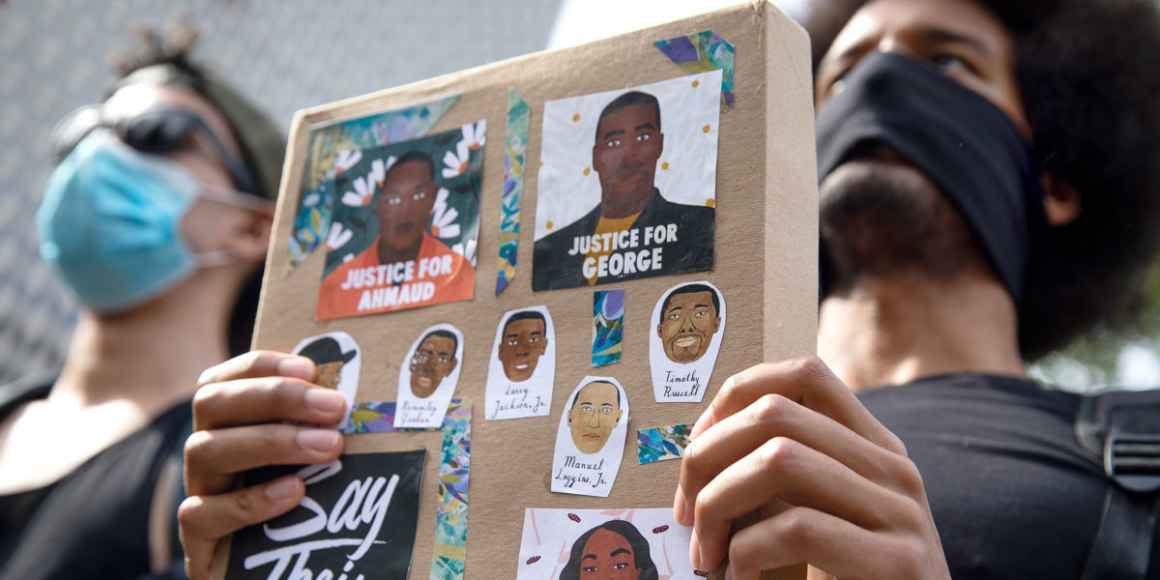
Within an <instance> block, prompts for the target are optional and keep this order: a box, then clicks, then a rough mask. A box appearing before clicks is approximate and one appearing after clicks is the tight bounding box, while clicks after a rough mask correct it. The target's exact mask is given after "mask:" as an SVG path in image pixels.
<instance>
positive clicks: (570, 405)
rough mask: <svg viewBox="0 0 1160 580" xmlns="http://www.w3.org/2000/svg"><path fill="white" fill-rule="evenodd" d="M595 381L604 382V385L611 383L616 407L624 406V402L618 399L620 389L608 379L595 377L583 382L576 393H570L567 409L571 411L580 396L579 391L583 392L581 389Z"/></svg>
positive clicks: (593, 383)
mask: <svg viewBox="0 0 1160 580" xmlns="http://www.w3.org/2000/svg"><path fill="white" fill-rule="evenodd" d="M596 383H604V384H606V385H612V390H614V391H616V406H617V407H623V406H624V403H622V402H621V401H620V389H618V388H616V385H614V384H613V383H611V382H610V381H606V380H604V379H596V380H595V381H589V382H587V383H585V384H584V386H583V387H580V388H579V389H576V394H575V395H572V400H571V401H568V410H569V411H571V410H572V407H575V406H576V399H579V398H580V393H581V392H583V391H584V389H587V388H588V385H595V384H596Z"/></svg>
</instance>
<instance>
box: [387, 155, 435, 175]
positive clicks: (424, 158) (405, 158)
mask: <svg viewBox="0 0 1160 580" xmlns="http://www.w3.org/2000/svg"><path fill="white" fill-rule="evenodd" d="M413 161H418V162H420V163H426V164H427V169H429V170H430V173H431V181H435V161H434V160H432V159H431V156H430V155H428V154H426V153H424V152H422V151H408V152H406V153H404V154H402V155H400V156H399V158H398V159H396V160H395V163H394V165H391V168H390V169H388V170H387V172H386V173H385V174H383V183H386V182H387V179H388V178H389V177H390V176H391V172H392V171H394V170H396V169H398V168H399V167H402V166H403V164H404V163H411V162H413Z"/></svg>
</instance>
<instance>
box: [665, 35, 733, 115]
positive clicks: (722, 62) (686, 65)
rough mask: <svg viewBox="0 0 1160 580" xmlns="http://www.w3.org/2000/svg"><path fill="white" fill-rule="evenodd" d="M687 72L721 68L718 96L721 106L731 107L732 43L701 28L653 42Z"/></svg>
mask: <svg viewBox="0 0 1160 580" xmlns="http://www.w3.org/2000/svg"><path fill="white" fill-rule="evenodd" d="M654 44H655V45H656V47H657V50H660V51H661V52H663V53H664V55H665V56H667V57H669V60H671V61H673V64H676V65H677V66H679V67H681V70H683V71H685V72H687V73H698V72H708V71H711V70H716V69H721V96H722V97H724V99H725V105H726V106H727V107H729V108H733V57H734V49H733V45H732V44H730V43H729V41H728V40H725V39H724V38H722V37H721V35H720V34H717V33H716V32H713V31H712V30H702V31H701V32H697V33H694V34H689V35H687V36H678V37H676V38H669V39H666V40H658V41H656V42H655V43H654Z"/></svg>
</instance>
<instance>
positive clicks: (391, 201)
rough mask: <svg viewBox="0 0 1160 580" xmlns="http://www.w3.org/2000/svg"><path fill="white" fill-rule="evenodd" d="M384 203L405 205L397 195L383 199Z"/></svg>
mask: <svg viewBox="0 0 1160 580" xmlns="http://www.w3.org/2000/svg"><path fill="white" fill-rule="evenodd" d="M383 203H385V204H387V205H399V204H400V203H403V199H402V198H400V197H399V196H397V195H388V196H386V197H384V198H383Z"/></svg>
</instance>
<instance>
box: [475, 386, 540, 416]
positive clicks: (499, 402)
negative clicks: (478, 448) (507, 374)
mask: <svg viewBox="0 0 1160 580" xmlns="http://www.w3.org/2000/svg"><path fill="white" fill-rule="evenodd" d="M540 390H541V389H538V388H534V387H531V386H529V385H527V384H518V385H516V384H511V383H508V384H507V385H506V386H504V389H503V392H502V393H500V395H499V396H498V397H495V398H494V400H493V401H491V407H490V408H489V409H488V414H487V418H488V419H489V420H493V421H494V420H497V419H500V420H502V419H518V418H520V417H535V416H542V415H547V414H548V403H549V401H547V400H545V398H544V396H543V395H542V394H541V393H540V392H539V391H540Z"/></svg>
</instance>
